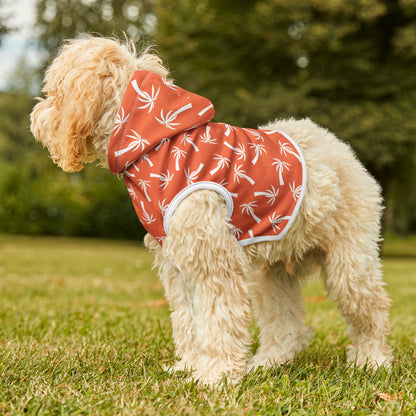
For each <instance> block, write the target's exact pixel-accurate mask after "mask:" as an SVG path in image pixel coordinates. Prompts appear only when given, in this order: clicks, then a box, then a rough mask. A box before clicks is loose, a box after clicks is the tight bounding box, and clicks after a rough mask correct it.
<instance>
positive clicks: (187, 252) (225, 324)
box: [163, 191, 251, 385]
mask: <svg viewBox="0 0 416 416" xmlns="http://www.w3.org/2000/svg"><path fill="white" fill-rule="evenodd" d="M224 208H225V207H224V202H223V199H222V197H221V196H220V195H219V194H217V193H216V192H212V191H196V192H194V193H193V194H191V195H190V196H188V197H187V198H186V199H185V200H184V201H183V202H181V204H180V205H179V206H178V208H177V209H176V211H175V213H174V215H173V217H172V219H171V221H170V230H169V233H168V236H167V237H166V239H165V241H164V244H163V251H164V253H165V255H166V257H167V258H168V259H169V260H170V261H171V262H172V264H173V265H174V267H175V268H176V269H177V270H178V271H179V272H180V277H179V276H178V277H179V278H180V279H183V286H188V287H189V286H191V287H192V289H191V292H192V293H193V298H192V299H191V300H190V299H189V300H188V301H187V306H185V307H184V308H188V312H187V313H188V314H190V315H187V316H192V328H188V331H192V333H193V339H192V347H191V348H192V353H193V355H194V356H195V355H197V360H196V363H195V364H194V365H193V367H194V370H195V371H194V373H193V377H194V378H195V379H198V380H199V381H201V382H202V383H206V384H211V385H214V384H217V383H219V382H220V380H221V378H222V377H223V376H224V375H225V376H227V377H228V378H229V379H230V380H231V381H237V380H239V379H240V378H241V376H242V375H243V374H244V372H245V367H246V361H247V359H248V356H249V347H248V346H249V343H250V334H249V331H248V326H249V325H250V323H251V310H250V299H249V291H248V284H247V282H246V274H247V269H248V259H247V256H246V254H245V252H244V251H243V249H242V248H241V247H240V246H239V245H238V243H237V241H236V239H235V238H234V237H233V236H232V234H231V233H230V231H229V225H228V223H227V220H226V218H225V209H224ZM177 295H178V296H180V294H177ZM184 316H185V314H177V315H176V316H175V318H176V319H179V320H184ZM174 325H182V326H183V327H186V326H188V325H189V323H188V322H182V323H175V324H174ZM182 332H183V331H182ZM179 335H180V333H179V332H178V333H176V334H174V336H175V337H177V336H179ZM175 344H176V345H179V342H178V341H175Z"/></svg>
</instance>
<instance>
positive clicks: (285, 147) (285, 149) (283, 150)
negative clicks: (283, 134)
mask: <svg viewBox="0 0 416 416" xmlns="http://www.w3.org/2000/svg"><path fill="white" fill-rule="evenodd" d="M279 145H280V154H282V155H283V156H287V154H288V153H290V154H291V155H293V156H295V157H296V158H297V159H299V155H298V154H297V153H296V152H295V151H294V150H293V149H292V147H291V145H290V144H289V143H288V142H283V143H282V142H281V141H280V140H279Z"/></svg>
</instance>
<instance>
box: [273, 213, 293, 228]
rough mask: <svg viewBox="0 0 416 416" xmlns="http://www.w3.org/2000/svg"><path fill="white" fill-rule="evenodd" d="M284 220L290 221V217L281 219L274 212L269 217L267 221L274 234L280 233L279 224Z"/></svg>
mask: <svg viewBox="0 0 416 416" xmlns="http://www.w3.org/2000/svg"><path fill="white" fill-rule="evenodd" d="M284 220H290V217H282V216H281V215H278V214H276V213H275V212H274V213H273V215H272V216H270V215H269V221H270V224H271V226H272V229H273V232H274V233H277V232H278V231H280V227H279V224H280V223H281V222H282V221H284Z"/></svg>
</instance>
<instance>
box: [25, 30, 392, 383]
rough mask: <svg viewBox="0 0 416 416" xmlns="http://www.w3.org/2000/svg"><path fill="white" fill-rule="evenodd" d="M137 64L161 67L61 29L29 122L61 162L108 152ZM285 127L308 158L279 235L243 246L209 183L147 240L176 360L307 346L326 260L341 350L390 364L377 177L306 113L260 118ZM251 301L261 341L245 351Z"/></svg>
mask: <svg viewBox="0 0 416 416" xmlns="http://www.w3.org/2000/svg"><path fill="white" fill-rule="evenodd" d="M137 69H142V70H147V71H151V72H152V73H154V74H158V75H160V76H162V77H167V76H168V71H167V70H166V69H165V68H164V67H163V66H162V63H161V60H160V59H159V58H158V57H157V56H155V55H153V54H151V53H149V52H148V51H146V52H145V53H143V54H142V55H141V56H136V54H135V51H134V48H132V47H131V46H127V45H123V44H121V43H120V42H118V41H115V40H111V39H106V38H99V37H86V38H83V39H78V40H71V41H68V42H67V43H66V44H65V46H64V47H63V49H62V51H61V52H60V54H59V55H58V56H57V57H56V58H55V60H54V61H53V62H52V64H51V65H50V67H49V68H48V70H47V72H46V76H45V84H44V88H43V92H44V94H45V99H40V100H39V101H40V102H39V103H38V104H37V105H36V106H35V108H34V110H33V112H32V114H31V130H32V132H33V134H34V136H35V137H36V139H37V140H39V141H41V142H42V143H43V144H44V146H46V147H47V148H48V149H49V152H50V154H51V157H52V159H53V161H54V162H55V163H57V164H58V165H59V166H60V167H61V168H62V169H63V170H65V171H68V172H73V171H77V170H80V169H82V168H83V165H84V163H87V162H92V161H94V160H98V161H99V163H100V164H101V165H107V156H108V154H107V152H108V147H109V142H110V137H111V136H112V132H113V129H114V125H115V123H116V117H117V114H118V111H119V108H120V105H121V102H122V99H123V95H124V93H125V91H126V88H127V86H128V83H129V80H130V79H131V78H132V76H133V74H134V73H135V71H136V70H137ZM264 128H265V129H268V130H279V131H281V132H283V133H284V134H286V135H288V136H290V137H291V138H292V139H293V140H294V141H295V142H296V143H297V146H298V147H299V148H300V149H301V151H302V153H303V157H304V160H305V162H306V166H307V185H306V189H305V194H304V198H303V202H302V204H301V206H300V208H299V211H298V214H297V216H296V218H295V219H294V221H293V223H292V225H291V227H290V229H289V230H288V232H287V233H286V235H285V236H284V238H283V239H282V240H280V241H265V242H258V243H255V244H249V245H247V246H245V247H242V246H241V245H239V244H238V242H237V240H236V238H235V237H234V236H233V235H232V234H231V233H230V225H229V221H228V218H227V215H226V209H225V202H224V198H223V197H222V196H221V195H220V194H219V193H217V192H215V191H212V190H199V191H196V192H193V193H191V194H190V195H189V196H187V197H186V198H185V199H184V200H183V201H182V202H181V203H180V204H179V206H178V207H177V209H176V210H175V212H174V214H173V216H172V218H171V220H170V228H169V233H168V235H167V236H166V239H165V240H164V242H163V246H161V245H160V244H159V243H158V242H157V241H156V240H155V239H154V238H153V237H152V236H150V235H149V234H148V235H147V236H146V238H145V243H146V246H147V247H148V248H149V249H150V250H152V251H154V253H155V263H156V265H157V266H158V268H159V274H160V279H161V281H162V283H163V286H164V288H165V291H166V296H167V299H168V301H169V304H170V308H171V311H172V313H171V317H172V328H173V339H174V343H175V347H176V354H177V357H178V358H179V360H178V361H177V362H176V364H175V365H174V366H173V370H184V369H188V370H192V376H193V377H194V378H195V379H197V380H200V381H201V382H203V383H207V384H218V382H219V381H220V380H221V378H222V377H223V376H224V375H225V376H227V377H228V378H229V379H230V380H231V381H237V380H239V379H240V378H241V377H242V376H243V375H244V373H245V372H246V371H249V370H250V369H255V368H257V367H259V366H266V367H268V366H272V365H275V364H277V365H279V364H283V363H287V362H290V361H291V360H293V358H294V357H295V354H296V353H298V352H299V351H301V350H302V349H303V348H304V347H305V346H307V344H308V342H309V340H310V339H311V336H312V330H310V329H308V328H307V327H306V326H305V325H304V322H303V315H302V313H303V303H302V294H301V283H302V281H303V280H304V279H305V278H307V277H308V276H310V275H312V274H315V273H316V269H317V267H318V270H319V268H321V270H322V275H323V279H324V284H325V288H326V290H327V291H328V296H329V298H330V299H331V300H333V301H337V302H338V304H339V308H340V311H341V312H342V314H343V316H344V317H345V319H346V321H347V323H348V325H349V335H350V337H351V341H352V343H353V345H352V346H351V347H349V348H348V351H347V359H348V361H350V362H352V363H354V364H355V365H357V366H359V367H363V366H365V365H366V364H367V365H368V366H370V367H372V368H376V367H378V366H380V365H383V364H386V365H388V364H389V363H390V362H391V360H392V353H391V350H390V348H389V347H388V345H387V341H386V337H387V335H388V333H389V322H388V310H389V305H390V301H389V298H388V296H387V295H386V292H385V291H384V289H383V282H382V277H381V271H380V261H379V255H378V242H379V233H380V214H381V210H382V208H381V198H380V188H379V186H378V185H377V183H376V182H375V181H374V179H373V178H372V177H371V176H370V175H369V174H368V172H367V171H366V170H365V169H364V167H363V166H362V165H361V164H360V162H358V160H357V159H356V158H355V156H354V154H353V152H352V150H351V149H350V147H349V146H348V145H346V144H344V143H342V142H340V141H339V140H338V139H337V138H336V137H335V136H334V135H333V134H331V133H330V132H328V131H327V130H325V129H323V128H320V127H318V126H317V125H315V124H314V123H313V122H311V121H310V120H308V119H304V120H299V121H297V120H293V119H290V120H279V121H275V122H273V123H271V124H270V125H268V126H266V127H264ZM251 306H253V309H254V312H255V316H256V320H257V323H258V325H259V327H260V335H259V337H260V340H259V341H260V346H259V348H258V350H257V352H256V354H255V355H254V356H253V357H250V349H249V346H250V341H251V337H250V333H249V331H248V327H249V326H250V324H251Z"/></svg>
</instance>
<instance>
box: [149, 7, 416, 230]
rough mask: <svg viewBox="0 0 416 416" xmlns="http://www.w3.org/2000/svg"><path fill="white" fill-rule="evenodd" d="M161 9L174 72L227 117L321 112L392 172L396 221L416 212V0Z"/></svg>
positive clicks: (383, 175) (384, 175)
mask: <svg viewBox="0 0 416 416" xmlns="http://www.w3.org/2000/svg"><path fill="white" fill-rule="evenodd" d="M156 14H157V16H158V31H157V33H156V40H157V45H158V49H159V51H160V53H161V56H162V57H163V58H164V59H165V60H166V61H167V63H168V65H169V67H170V68H172V75H173V77H174V78H175V79H176V81H177V83H179V84H180V85H182V86H183V87H185V88H188V89H191V90H193V91H195V92H198V93H200V94H202V95H206V96H207V97H209V98H210V99H211V100H212V101H213V102H214V104H215V108H216V114H217V118H218V120H221V121H226V122H229V123H232V124H239V125H244V126H247V127H256V126H257V125H258V124H261V123H263V122H265V121H268V120H273V119H274V118H282V117H290V116H294V117H305V116H308V117H310V118H312V119H313V120H314V121H316V122H318V123H319V124H322V125H324V126H326V127H328V128H329V129H330V130H332V131H333V132H335V133H336V134H337V135H338V136H339V137H340V138H342V139H343V140H346V141H349V142H350V143H351V145H352V146H353V147H354V149H355V150H356V151H357V153H358V154H359V157H360V159H361V160H363V162H364V163H365V165H366V166H367V168H368V169H369V170H370V171H371V172H372V174H373V175H375V176H376V178H377V179H378V180H379V182H380V183H381V184H382V187H383V191H384V195H385V198H386V204H387V208H388V209H387V213H386V216H385V219H386V222H385V225H386V227H387V229H389V230H396V231H406V230H407V229H409V227H410V226H411V224H414V222H415V217H416V214H415V212H416V209H415V208H416V207H415V204H414V202H413V203H412V202H410V200H409V198H408V197H407V196H408V195H409V194H415V193H416V192H415V191H416V189H415V187H416V185H415V181H414V180H413V179H412V178H414V176H415V173H416V172H415V168H414V166H415V164H416V163H415V154H416V152H415V150H416V149H415V147H416V140H415V138H416V119H415V117H414V113H415V107H416V105H415V103H416V46H415V45H416V7H415V5H414V2H413V1H410V0H383V1H375V0H352V1H348V2H346V1H342V0H335V1H330V2H329V1H326V0H300V1H297V2H291V1H288V0H257V1H248V0H246V1H237V0H231V1H229V2H226V4H225V2H222V1H219V0H200V1H199V2H198V4H197V5H195V2H193V1H192V0H177V1H175V2H170V1H168V0H160V1H159V2H158V3H157V9H156ZM406 173H408V175H406ZM412 174H413V176H411V175H412ZM399 178H400V179H399ZM406 178H407V179H406ZM399 196H400V199H401V200H402V202H403V203H404V205H405V206H406V208H403V205H401V206H400V210H401V215H400V216H399V215H398V212H397V209H398V206H397V204H396V203H394V201H396V200H397V199H398V198H399ZM412 204H413V205H412ZM403 211H405V212H406V215H405V216H404V217H403ZM397 218H400V223H399V222H397ZM404 218H406V219H405V220H404Z"/></svg>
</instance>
